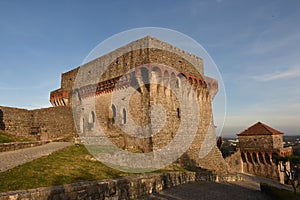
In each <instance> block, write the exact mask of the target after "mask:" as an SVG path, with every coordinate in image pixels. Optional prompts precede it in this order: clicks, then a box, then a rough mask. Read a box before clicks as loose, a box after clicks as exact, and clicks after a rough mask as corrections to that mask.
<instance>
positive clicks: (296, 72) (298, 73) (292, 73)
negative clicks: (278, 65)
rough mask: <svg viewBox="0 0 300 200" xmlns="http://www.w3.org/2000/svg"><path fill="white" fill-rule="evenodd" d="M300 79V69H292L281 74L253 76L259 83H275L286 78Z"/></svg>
mask: <svg viewBox="0 0 300 200" xmlns="http://www.w3.org/2000/svg"><path fill="white" fill-rule="evenodd" d="M299 77H300V69H299V68H298V69H297V68H291V69H288V70H285V71H281V72H274V73H270V74H262V75H257V76H252V78H253V79H255V80H258V81H273V80H277V79H284V78H299Z"/></svg>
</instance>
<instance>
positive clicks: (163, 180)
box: [0, 172, 243, 200]
mask: <svg viewBox="0 0 300 200" xmlns="http://www.w3.org/2000/svg"><path fill="white" fill-rule="evenodd" d="M242 179H243V177H242V176H239V175H233V174H225V175H217V174H196V173H195V172H168V173H159V174H146V175H141V176H134V177H125V178H120V179H113V180H101V181H91V182H82V183H74V184H69V185H63V186H54V187H46V188H37V189H31V190H21V191H14V192H7V193H0V200H8V199H18V200H25V199H41V200H43V199H47V200H52V199H53V200H54V199H124V200H127V199H137V198H139V197H142V196H144V195H149V194H152V193H156V192H159V191H162V190H164V189H167V188H171V187H174V186H178V185H181V184H186V183H190V182H195V181H215V182H219V181H239V180H242Z"/></svg>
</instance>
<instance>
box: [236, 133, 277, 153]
mask: <svg viewBox="0 0 300 200" xmlns="http://www.w3.org/2000/svg"><path fill="white" fill-rule="evenodd" d="M280 137H281V139H280ZM239 144H240V149H241V150H247V151H275V150H276V149H277V150H279V149H281V148H282V136H280V135H253V136H249V135H247V136H239Z"/></svg>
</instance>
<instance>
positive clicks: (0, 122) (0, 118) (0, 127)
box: [0, 109, 5, 131]
mask: <svg viewBox="0 0 300 200" xmlns="http://www.w3.org/2000/svg"><path fill="white" fill-rule="evenodd" d="M0 130H2V131H4V130H5V124H4V121H3V112H2V110H1V109H0Z"/></svg>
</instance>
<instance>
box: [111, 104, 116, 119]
mask: <svg viewBox="0 0 300 200" xmlns="http://www.w3.org/2000/svg"><path fill="white" fill-rule="evenodd" d="M111 110H112V114H113V116H112V117H113V118H116V116H117V111H116V106H115V105H114V104H112V105H111Z"/></svg>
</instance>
